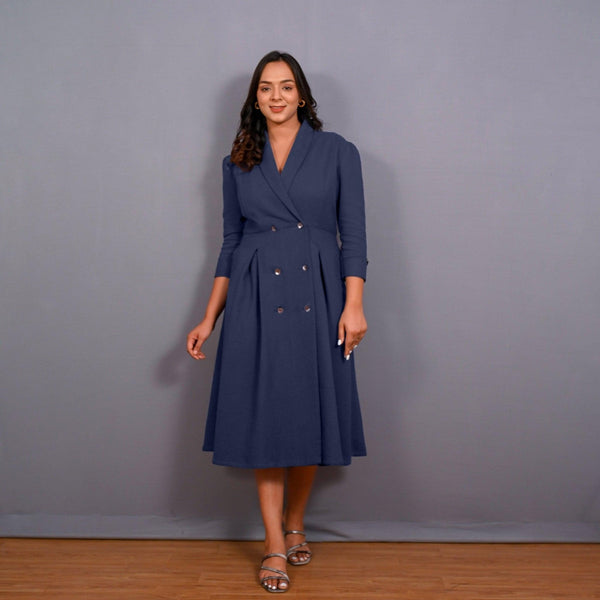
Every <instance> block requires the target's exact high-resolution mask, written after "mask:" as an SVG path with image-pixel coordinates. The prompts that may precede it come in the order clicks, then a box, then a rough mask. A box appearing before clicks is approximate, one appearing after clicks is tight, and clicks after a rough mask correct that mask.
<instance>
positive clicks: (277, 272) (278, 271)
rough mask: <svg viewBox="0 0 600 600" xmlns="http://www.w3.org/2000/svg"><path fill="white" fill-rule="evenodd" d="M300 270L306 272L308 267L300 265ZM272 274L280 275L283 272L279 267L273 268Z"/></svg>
mask: <svg viewBox="0 0 600 600" xmlns="http://www.w3.org/2000/svg"><path fill="white" fill-rule="evenodd" d="M301 269H302V270H303V271H308V265H302V267H301ZM273 273H274V274H275V275H281V274H282V273H283V271H282V270H281V268H280V267H275V268H274V269H273Z"/></svg>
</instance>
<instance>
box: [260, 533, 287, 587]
mask: <svg viewBox="0 0 600 600" xmlns="http://www.w3.org/2000/svg"><path fill="white" fill-rule="evenodd" d="M277 550H281V548H278V549H277ZM277 550H274V549H272V548H268V547H267V546H266V545H265V556H267V555H269V554H278V555H279V556H269V557H268V558H265V559H263V561H262V562H261V565H260V566H261V569H260V571H259V572H258V578H259V580H260V581H261V585H263V587H265V588H267V590H281V591H282V592H283V591H285V590H287V589H288V588H289V587H290V584H289V580H288V579H286V578H285V577H284V576H283V575H282V574H281V573H278V572H277V571H281V572H283V573H285V574H286V575H287V572H286V565H287V560H286V558H285V553H283V552H277ZM262 567H270V568H271V569H277V571H271V570H270V569H264V568H262ZM265 577H269V579H264V578H265ZM271 578H272V579H271ZM263 579H264V580H263Z"/></svg>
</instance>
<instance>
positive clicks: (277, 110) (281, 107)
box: [269, 106, 285, 113]
mask: <svg viewBox="0 0 600 600" xmlns="http://www.w3.org/2000/svg"><path fill="white" fill-rule="evenodd" d="M269 108H270V109H271V111H272V112H277V113H278V112H281V111H282V110H283V109H284V108H285V106H270V107H269Z"/></svg>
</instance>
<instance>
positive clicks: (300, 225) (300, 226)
mask: <svg viewBox="0 0 600 600" xmlns="http://www.w3.org/2000/svg"><path fill="white" fill-rule="evenodd" d="M297 227H298V229H302V228H303V227H304V225H303V224H302V223H300V222H299V221H298V225H297Z"/></svg>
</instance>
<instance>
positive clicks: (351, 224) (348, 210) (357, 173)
mask: <svg viewBox="0 0 600 600" xmlns="http://www.w3.org/2000/svg"><path fill="white" fill-rule="evenodd" d="M338 169H339V182H340V187H339V198H338V207H337V208H338V211H337V213H338V214H337V216H338V228H339V231H340V239H341V242H342V277H347V276H348V275H353V276H357V277H362V278H363V279H364V280H365V281H366V279H367V263H368V262H369V261H368V260H367V234H366V224H365V198H364V192H363V180H362V170H361V161H360V154H359V153H358V149H357V148H356V146H355V145H354V144H352V142H348V141H345V140H344V142H343V144H342V145H341V147H340V150H339V162H338Z"/></svg>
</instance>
